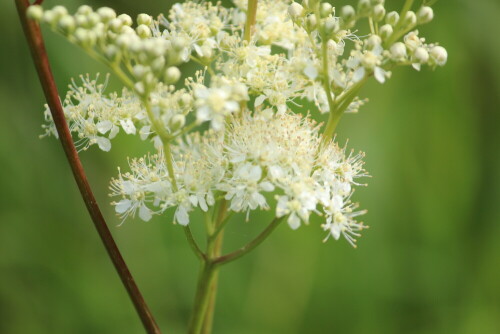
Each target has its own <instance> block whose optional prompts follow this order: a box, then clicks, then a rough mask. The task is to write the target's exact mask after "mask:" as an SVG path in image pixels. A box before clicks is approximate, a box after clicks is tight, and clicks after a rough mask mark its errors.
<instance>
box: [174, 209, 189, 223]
mask: <svg viewBox="0 0 500 334" xmlns="http://www.w3.org/2000/svg"><path fill="white" fill-rule="evenodd" d="M175 219H176V220H177V222H178V223H179V224H181V225H183V226H186V225H187V224H189V215H188V213H187V210H186V208H184V207H183V206H179V207H178V208H177V211H175Z"/></svg>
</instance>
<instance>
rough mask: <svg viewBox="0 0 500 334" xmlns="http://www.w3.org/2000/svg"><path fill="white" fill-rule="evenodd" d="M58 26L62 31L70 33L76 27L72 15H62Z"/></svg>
mask: <svg viewBox="0 0 500 334" xmlns="http://www.w3.org/2000/svg"><path fill="white" fill-rule="evenodd" d="M58 26H59V28H61V30H62V31H63V32H64V33H66V34H70V33H72V32H73V31H74V30H75V28H76V24H75V19H74V18H73V16H70V15H66V16H63V17H61V19H60V20H59V22H58Z"/></svg>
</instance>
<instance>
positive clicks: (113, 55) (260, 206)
mask: <svg viewBox="0 0 500 334" xmlns="http://www.w3.org/2000/svg"><path fill="white" fill-rule="evenodd" d="M234 4H235V7H234V8H224V7H223V6H222V5H221V3H215V4H214V3H211V2H208V1H186V2H183V3H176V4H173V5H172V7H171V9H170V10H169V11H168V13H165V14H164V15H163V14H161V15H159V16H155V17H154V16H151V15H149V14H145V13H141V14H139V15H138V16H137V18H136V19H135V20H133V19H132V18H131V17H130V16H129V15H127V14H119V13H116V12H115V11H114V10H113V9H110V8H107V7H103V8H98V9H96V10H93V9H92V8H91V7H89V6H86V5H84V6H81V7H79V8H78V10H77V11H76V12H75V13H74V14H70V13H69V12H68V10H67V9H65V8H64V7H62V6H56V7H54V8H53V9H48V10H45V9H43V8H42V7H41V6H38V5H36V6H31V7H30V8H29V10H28V13H27V14H28V16H29V17H30V18H31V19H34V20H37V21H40V22H44V23H46V24H48V25H49V26H50V27H51V29H53V30H54V31H56V32H58V33H60V34H61V35H62V36H64V37H65V38H67V39H68V40H69V41H70V42H72V43H74V44H76V45H78V46H80V47H81V48H83V49H84V50H85V51H86V52H88V53H89V54H90V55H91V56H92V57H94V58H96V59H98V60H100V61H102V62H103V63H104V64H105V65H107V66H108V67H109V68H110V70H111V71H112V72H113V73H114V74H115V75H116V77H117V78H118V79H119V80H120V82H121V83H122V84H123V86H124V88H123V89H122V90H120V91H119V92H117V93H113V92H111V93H107V92H105V88H106V86H107V83H108V77H106V79H105V80H102V81H100V80H99V77H96V78H95V79H92V78H91V77H90V76H88V75H87V76H82V78H81V83H78V84H77V83H76V82H75V81H73V82H72V85H71V86H70V90H69V92H68V93H67V95H66V97H65V99H64V100H63V107H64V114H65V117H66V119H67V121H68V124H69V128H70V130H71V132H72V133H73V134H74V137H75V144H76V146H77V147H78V148H79V149H80V150H85V149H87V148H89V147H90V146H92V145H97V146H98V147H99V148H100V149H102V150H104V151H109V150H110V149H111V140H112V139H114V138H115V137H116V136H117V135H118V134H119V133H124V134H127V135H130V136H138V137H139V138H140V139H141V140H143V141H146V140H147V141H149V142H152V144H153V145H152V146H153V147H154V148H152V149H153V150H156V153H151V154H149V155H147V156H146V157H143V158H138V159H130V160H129V166H128V168H127V169H129V171H128V172H122V170H120V169H119V172H118V176H117V177H116V178H115V179H113V180H112V181H111V186H110V189H111V194H110V195H111V196H113V197H114V199H115V200H114V202H113V205H114V207H115V211H116V213H117V214H118V215H119V216H120V217H121V219H122V221H124V220H125V219H127V218H133V217H134V216H136V215H137V216H138V217H139V218H140V219H142V220H144V221H149V220H150V219H151V218H152V217H153V216H154V215H163V214H165V212H166V211H171V213H172V214H173V217H174V218H173V219H174V222H176V223H179V224H180V225H184V226H185V225H188V224H192V223H193V222H192V214H193V212H194V211H195V210H200V211H201V212H202V213H203V215H204V216H205V219H208V220H210V219H212V218H213V217H214V215H215V212H214V211H216V210H219V209H220V210H225V211H227V212H223V215H222V216H221V217H229V216H230V214H232V213H241V214H242V215H244V216H245V217H246V219H247V220H249V219H250V217H251V215H252V212H254V211H256V210H268V211H270V212H271V213H272V214H273V215H274V216H275V217H277V218H283V219H284V220H286V221H287V223H288V225H289V226H290V227H291V228H292V229H297V228H299V227H300V226H301V225H302V224H309V223H310V221H312V220H311V219H310V218H311V216H312V215H317V216H319V217H320V220H321V221H322V224H321V228H322V229H323V230H324V231H325V232H327V236H326V238H325V240H326V239H328V238H330V236H331V237H332V238H333V239H339V238H340V237H341V236H343V237H344V238H345V239H346V240H347V241H348V242H349V243H350V244H351V245H353V246H355V242H356V238H357V237H359V236H360V231H361V230H363V229H365V228H366V226H365V225H364V224H363V223H362V222H359V221H358V220H357V219H358V216H360V215H362V214H363V213H364V212H365V211H363V210H358V205H357V204H356V203H353V202H352V200H351V198H352V196H353V193H354V190H355V188H356V187H358V186H361V185H362V184H361V183H359V182H360V181H359V180H360V178H362V177H365V176H367V173H366V172H365V171H364V169H363V161H362V159H363V154H362V153H358V154H355V153H353V152H347V151H346V148H345V147H341V146H339V145H338V143H337V142H336V141H335V139H332V138H335V135H334V131H335V127H336V123H337V122H338V120H339V119H340V117H341V116H342V114H344V113H353V112H357V111H358V110H359V109H360V107H361V106H362V105H364V104H365V103H366V101H367V100H366V99H363V98H360V97H359V96H358V95H359V92H360V88H361V87H362V86H363V84H364V83H365V82H366V81H368V80H369V79H371V78H374V79H375V80H376V81H378V82H379V83H384V82H385V81H387V80H388V79H389V78H390V77H391V74H392V71H393V70H394V69H395V68H397V67H398V66H412V67H413V68H415V69H416V70H421V69H422V68H423V67H424V66H429V67H430V68H435V67H437V66H443V65H445V63H446V62H447V59H448V53H447V51H446V49H445V48H443V47H442V46H440V45H438V44H437V43H429V42H427V40H426V39H425V38H424V37H422V36H421V35H420V34H419V31H418V30H417V28H418V26H419V25H421V24H426V23H428V22H430V21H432V20H433V18H434V11H433V10H432V8H431V7H429V6H427V5H422V6H421V7H420V8H417V9H416V10H415V11H413V9H412V8H410V9H409V10H404V12H396V11H393V12H389V13H387V10H386V8H385V5H384V1H370V0H359V1H358V4H357V6H351V5H346V6H344V7H342V8H340V9H339V8H337V9H336V8H334V7H333V6H332V5H331V4H330V3H328V2H320V1H302V2H293V1H291V0H259V1H258V6H257V11H256V20H255V24H254V26H253V27H252V29H251V30H250V32H251V34H250V36H248V34H245V23H246V22H247V14H248V13H247V5H248V2H247V1H246V0H234ZM362 21H366V22H364V23H361V22H362ZM365 27H366V28H365ZM187 62H192V63H193V64H194V65H195V66H198V67H197V69H196V70H194V74H192V72H190V71H189V70H185V67H183V66H182V65H183V63H187ZM306 108H307V109H306ZM309 108H311V110H309ZM296 111H300V112H297V113H294V112H296ZM305 111H308V113H307V116H304V113H302V112H305ZM317 114H324V115H325V117H326V116H328V121H327V122H325V124H323V123H320V124H318V123H316V122H315V121H314V120H313V119H314V117H316V116H317ZM45 120H46V124H45V125H43V129H44V131H45V134H44V136H45V135H52V136H56V137H57V131H56V128H55V125H54V122H53V120H52V117H51V114H50V111H49V109H48V107H46V108H45ZM123 170H125V168H124V169H123Z"/></svg>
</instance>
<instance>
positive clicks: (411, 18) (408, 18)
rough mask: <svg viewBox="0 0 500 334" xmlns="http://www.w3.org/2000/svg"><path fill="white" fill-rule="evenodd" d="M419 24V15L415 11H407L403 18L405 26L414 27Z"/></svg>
mask: <svg viewBox="0 0 500 334" xmlns="http://www.w3.org/2000/svg"><path fill="white" fill-rule="evenodd" d="M416 24H417V15H416V14H415V12H414V11H411V10H409V11H407V12H406V14H405V17H404V18H403V27H412V26H414V25H416Z"/></svg>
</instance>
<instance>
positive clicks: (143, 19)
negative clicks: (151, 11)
mask: <svg viewBox="0 0 500 334" xmlns="http://www.w3.org/2000/svg"><path fill="white" fill-rule="evenodd" d="M152 22H153V18H152V17H151V16H150V15H148V14H144V13H143V14H139V15H138V16H137V24H138V25H141V24H144V25H145V26H149V25H150V24H151V23H152Z"/></svg>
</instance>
